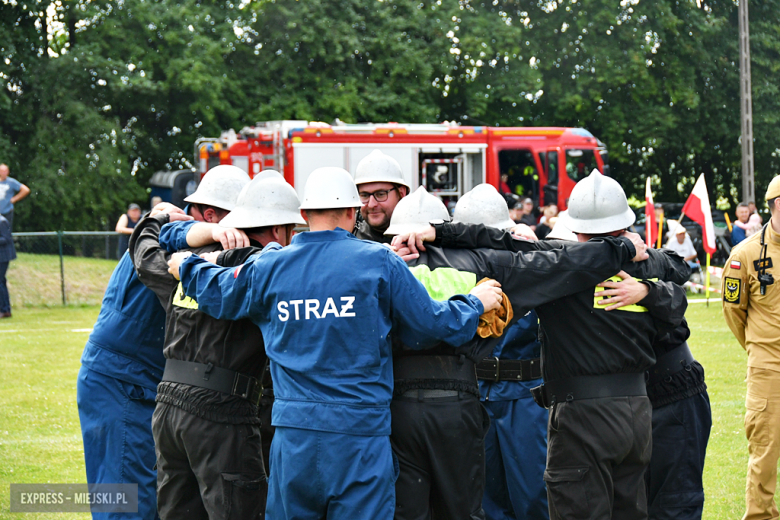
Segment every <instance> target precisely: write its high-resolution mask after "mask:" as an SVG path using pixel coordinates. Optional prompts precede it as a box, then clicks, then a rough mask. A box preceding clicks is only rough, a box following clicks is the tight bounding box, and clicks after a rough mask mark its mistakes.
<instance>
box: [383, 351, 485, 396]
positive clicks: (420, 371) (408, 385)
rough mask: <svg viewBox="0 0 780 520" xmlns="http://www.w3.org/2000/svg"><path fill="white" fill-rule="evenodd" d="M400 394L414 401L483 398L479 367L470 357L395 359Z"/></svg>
mask: <svg viewBox="0 0 780 520" xmlns="http://www.w3.org/2000/svg"><path fill="white" fill-rule="evenodd" d="M393 379H395V381H396V383H395V386H396V390H397V391H399V394H398V395H402V396H404V397H414V398H419V399H423V398H426V399H427V398H441V397H448V398H449V397H456V396H459V395H461V394H462V393H463V392H464V391H465V392H466V393H468V394H474V395H475V396H479V388H478V386H477V373H476V365H475V364H474V362H473V361H471V360H470V359H468V358H466V356H463V355H460V356H451V355H446V354H445V355H411V356H397V357H395V358H393Z"/></svg>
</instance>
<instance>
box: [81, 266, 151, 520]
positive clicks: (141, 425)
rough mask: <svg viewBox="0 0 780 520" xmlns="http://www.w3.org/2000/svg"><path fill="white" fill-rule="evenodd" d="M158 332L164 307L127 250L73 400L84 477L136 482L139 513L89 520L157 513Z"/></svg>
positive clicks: (95, 480) (94, 480)
mask: <svg viewBox="0 0 780 520" xmlns="http://www.w3.org/2000/svg"><path fill="white" fill-rule="evenodd" d="M164 337H165V311H164V310H163V308H162V307H161V306H160V303H159V301H158V300H157V297H156V296H155V295H154V293H152V292H151V291H150V290H149V289H147V288H146V287H145V286H144V285H143V284H142V283H141V282H140V281H139V280H138V277H137V276H136V274H135V270H134V269H133V263H132V262H131V261H130V256H129V255H128V254H127V253H125V254H124V255H123V256H122V259H121V260H120V261H119V264H118V265H117V267H116V269H114V273H113V274H112V275H111V279H110V280H109V282H108V287H107V288H106V293H105V295H104V297H103V304H102V307H101V308H100V315H99V316H98V319H97V322H96V323H95V326H94V328H93V330H92V334H90V336H89V340H88V341H87V345H86V347H85V348H84V353H83V355H82V356H81V370H80V371H79V376H78V383H77V385H76V396H77V397H76V398H77V402H78V409H79V420H80V421H81V434H82V437H83V439H84V459H85V462H86V467H87V482H89V483H106V484H136V483H137V484H138V513H137V514H132V513H122V514H119V513H93V515H92V516H93V518H102V519H108V518H121V519H144V520H149V519H154V518H159V516H157V472H156V471H155V470H154V465H155V462H156V457H155V453H154V439H153V438H152V413H153V412H154V407H155V402H154V400H155V396H156V395H157V384H158V383H159V382H160V380H161V379H162V374H163V368H164V366H165V358H164V357H163V340H164Z"/></svg>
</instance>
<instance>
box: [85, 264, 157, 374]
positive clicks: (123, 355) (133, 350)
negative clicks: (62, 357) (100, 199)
mask: <svg viewBox="0 0 780 520" xmlns="http://www.w3.org/2000/svg"><path fill="white" fill-rule="evenodd" d="M164 338H165V311H164V310H163V308H162V306H160V302H159V301H158V300H157V296H155V294H154V293H153V292H152V291H150V290H149V289H147V288H146V287H145V286H144V285H143V284H142V283H141V281H140V280H138V276H136V273H135V269H133V263H132V262H131V261H130V255H128V254H127V253H125V254H124V255H122V259H121V260H120V261H119V265H117V266H116V269H114V272H113V274H112V275H111V279H110V280H109V282H108V287H107V288H106V294H105V295H104V296H103V304H102V306H101V307H100V314H99V315H98V319H97V323H95V327H94V328H93V329H92V334H90V335H89V340H88V341H87V346H86V347H85V348H84V354H82V356H81V364H82V365H84V366H85V367H86V368H88V369H90V370H94V371H95V372H99V373H101V374H104V375H107V376H110V377H114V378H116V379H120V380H122V381H125V382H127V383H132V384H136V385H140V386H143V387H145V388H149V389H150V390H157V384H158V383H159V382H160V380H161V379H162V374H163V368H164V367H165V358H164V357H163V339H164Z"/></svg>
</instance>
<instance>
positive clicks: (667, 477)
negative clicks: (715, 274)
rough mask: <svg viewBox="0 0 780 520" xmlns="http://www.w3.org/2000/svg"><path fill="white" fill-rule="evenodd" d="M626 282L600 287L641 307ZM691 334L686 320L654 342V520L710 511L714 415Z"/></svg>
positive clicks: (650, 475) (693, 519)
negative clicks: (708, 471) (707, 495)
mask: <svg viewBox="0 0 780 520" xmlns="http://www.w3.org/2000/svg"><path fill="white" fill-rule="evenodd" d="M558 226H560V224H558ZM569 234H570V235H571V238H568V237H567V238H566V239H568V240H576V239H577V237H576V235H574V234H573V233H571V232H569ZM671 274H672V275H676V276H672V277H671V279H670V280H671V282H673V283H677V284H679V285H682V284H684V283H685V282H686V281H688V277H687V276H686V274H685V273H684V272H679V273H671ZM624 282H625V280H623V281H621V282H620V283H617V282H605V283H602V284H600V285H602V286H603V287H605V288H606V289H607V290H608V291H605V293H604V294H605V295H606V294H610V295H611V294H612V293H617V294H620V295H621V296H622V297H624V300H623V301H624V302H626V303H628V304H632V303H639V301H640V298H639V297H636V298H632V297H631V295H630V292H629V291H630V290H629V289H627V288H626V287H625V286H626V285H627V284H626V283H624ZM600 303H605V304H608V303H609V300H606V301H604V302H600ZM651 312H652V309H651ZM690 335H691V331H690V329H689V328H688V322H687V321H686V320H685V319H684V318H683V320H682V322H681V323H680V325H679V326H677V328H675V329H674V330H673V331H672V332H670V333H668V334H663V335H659V336H657V337H656V338H655V341H654V342H653V350H654V351H655V355H656V363H655V366H653V368H652V369H650V370H649V371H648V372H647V378H646V379H647V397H648V398H649V399H650V404H651V405H652V406H653V454H652V456H651V458H650V465H649V466H648V468H647V472H646V473H645V481H646V484H647V506H648V516H649V518H650V519H651V520H672V519H674V520H697V519H698V520H700V519H701V515H702V511H703V509H704V487H703V483H702V473H703V472H704V456H705V454H706V451H707V442H708V441H709V436H710V429H711V428H712V411H711V409H710V399H709V396H708V395H707V385H706V383H705V381H704V368H703V367H702V366H701V365H700V364H699V362H698V361H696V359H694V357H693V354H692V353H691V350H690V348H689V347H688V342H687V340H688V338H689V337H690Z"/></svg>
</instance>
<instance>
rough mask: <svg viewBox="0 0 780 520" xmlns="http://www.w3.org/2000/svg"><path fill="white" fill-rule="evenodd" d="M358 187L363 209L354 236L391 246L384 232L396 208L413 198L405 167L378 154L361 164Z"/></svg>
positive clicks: (356, 182) (356, 170) (375, 153)
mask: <svg viewBox="0 0 780 520" xmlns="http://www.w3.org/2000/svg"><path fill="white" fill-rule="evenodd" d="M355 185H356V186H357V188H358V195H359V196H360V202H361V203H362V204H363V205H362V206H361V207H360V213H359V214H358V216H359V218H358V220H357V223H356V224H355V230H354V231H353V232H352V234H353V235H355V236H356V237H358V238H359V239H361V240H370V241H371V242H378V243H380V244H389V243H390V240H391V239H392V237H390V236H389V235H385V234H384V232H385V230H386V229H387V227H388V226H389V225H390V218H392V216H393V211H394V210H395V206H396V205H397V204H398V202H399V201H400V200H401V199H403V198H404V197H405V196H407V195H408V194H409V182H408V181H407V180H406V179H405V178H404V172H403V171H402V170H401V166H400V165H399V164H398V161H396V160H395V159H393V158H392V157H390V156H389V155H387V154H384V153H382V152H381V151H379V150H374V151H372V152H371V153H370V154H368V155H367V156H366V157H364V158H363V159H362V160H361V161H360V162H359V163H358V165H357V168H356V169H355Z"/></svg>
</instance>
